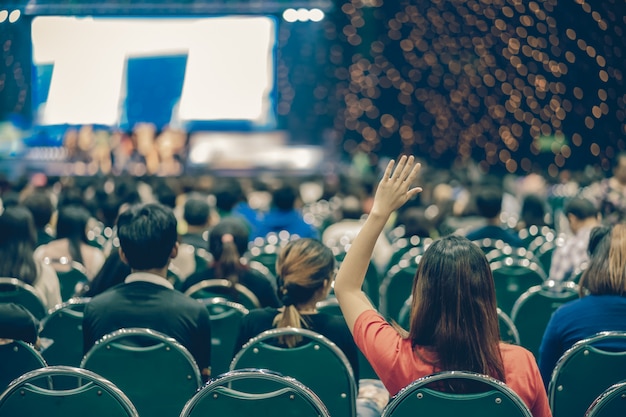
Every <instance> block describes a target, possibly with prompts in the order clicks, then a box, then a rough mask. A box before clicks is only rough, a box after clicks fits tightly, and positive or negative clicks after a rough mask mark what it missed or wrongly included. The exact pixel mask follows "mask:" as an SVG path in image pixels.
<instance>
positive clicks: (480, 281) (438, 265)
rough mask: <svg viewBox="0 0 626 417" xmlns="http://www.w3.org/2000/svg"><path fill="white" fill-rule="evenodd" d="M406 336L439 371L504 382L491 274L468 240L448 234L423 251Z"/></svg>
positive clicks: (478, 249)
mask: <svg viewBox="0 0 626 417" xmlns="http://www.w3.org/2000/svg"><path fill="white" fill-rule="evenodd" d="M408 338H409V339H410V340H411V343H412V344H413V346H423V347H425V348H427V349H429V350H432V351H433V352H434V353H435V354H436V355H437V357H438V361H437V362H436V363H433V366H435V368H436V369H438V370H441V371H451V370H463V371H471V372H477V373H481V374H486V375H490V376H492V377H494V378H496V379H499V380H501V381H505V376H504V365H503V362H502V356H501V354H500V349H499V343H500V331H499V327H498V313H497V306H496V293H495V287H494V282H493V276H492V275H491V269H490V268H489V264H488V262H487V259H486V258H485V255H484V254H483V252H482V251H481V250H480V248H478V246H476V245H474V244H473V243H471V242H470V241H469V240H468V239H466V238H464V237H461V236H447V237H444V238H442V239H439V240H437V241H435V242H434V243H433V244H432V245H431V246H430V247H429V248H428V249H427V250H426V252H425V253H424V256H423V257H422V259H421V261H420V265H419V267H418V270H417V274H416V276H415V279H414V282H413V305H412V306H411V322H410V328H409V334H408Z"/></svg>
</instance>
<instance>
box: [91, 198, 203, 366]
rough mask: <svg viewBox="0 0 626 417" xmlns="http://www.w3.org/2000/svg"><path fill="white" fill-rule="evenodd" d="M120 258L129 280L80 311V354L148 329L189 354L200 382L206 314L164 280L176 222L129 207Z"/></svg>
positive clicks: (121, 223)
mask: <svg viewBox="0 0 626 417" xmlns="http://www.w3.org/2000/svg"><path fill="white" fill-rule="evenodd" d="M117 227H118V229H117V230H118V232H117V233H118V237H119V240H120V250H119V253H120V257H121V259H122V260H123V261H124V262H126V263H127V264H128V265H129V266H130V268H131V274H130V275H128V277H126V279H125V280H124V282H123V283H122V284H119V285H117V286H115V287H113V288H111V289H109V290H108V291H105V292H104V293H102V294H100V295H97V296H96V297H94V298H93V299H92V300H91V302H90V303H88V304H87V306H86V307H85V313H84V318H83V340H84V344H83V346H84V351H85V353H86V352H87V351H88V350H89V349H90V348H91V347H92V346H93V345H94V343H95V342H97V341H98V340H99V339H100V338H101V337H102V336H104V335H106V334H108V333H110V332H112V331H115V330H118V329H121V328H129V327H143V328H150V329H153V330H156V331H159V332H162V333H165V334H166V335H168V336H170V337H172V338H174V339H176V340H177V341H178V342H179V343H181V344H182V345H183V346H185V347H186V348H187V350H189V352H190V353H191V355H192V356H193V357H194V359H195V360H196V363H197V364H198V367H199V368H200V370H201V372H202V375H203V377H204V378H205V379H206V378H208V377H209V376H210V355H211V326H210V319H209V313H208V311H207V310H206V308H205V307H204V306H203V305H202V304H200V303H199V302H197V301H196V300H193V299H191V298H189V297H187V296H185V295H183V294H182V293H180V292H178V291H176V290H174V288H173V286H172V284H171V283H170V282H169V281H168V280H167V279H166V278H165V277H166V274H167V268H168V265H169V263H170V260H171V259H172V258H175V257H176V255H177V253H178V242H177V231H176V218H175V217H174V213H173V212H172V210H171V209H169V208H167V207H165V206H162V205H159V204H146V205H143V206H136V207H131V208H130V209H128V210H127V211H125V212H124V213H122V214H120V216H119V218H118V221H117Z"/></svg>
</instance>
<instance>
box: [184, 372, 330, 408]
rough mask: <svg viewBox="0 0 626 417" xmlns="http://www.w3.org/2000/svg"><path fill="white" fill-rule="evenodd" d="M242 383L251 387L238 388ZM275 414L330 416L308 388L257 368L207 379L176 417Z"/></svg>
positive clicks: (287, 378)
mask: <svg viewBox="0 0 626 417" xmlns="http://www.w3.org/2000/svg"><path fill="white" fill-rule="evenodd" d="M242 386H254V388H255V390H254V391H252V392H249V391H246V390H242V389H240V387H242ZM277 415H281V416H285V417H330V414H329V412H328V410H327V409H326V407H325V406H324V403H323V402H322V401H321V400H320V398H319V397H318V396H317V395H315V393H314V392H313V391H312V390H311V389H309V388H307V387H306V386H305V385H303V384H302V383H300V382H298V381H297V380H295V379H293V378H290V377H286V376H282V375H280V374H278V373H275V372H271V371H268V370H260V369H244V370H238V371H231V372H228V373H225V374H222V375H220V376H219V377H217V378H215V379H213V380H211V381H210V382H209V383H208V384H206V385H205V386H204V387H202V388H201V389H200V390H199V391H198V392H197V393H196V394H195V395H194V396H193V398H191V399H190V400H189V401H188V402H187V404H186V405H185V407H184V409H183V411H182V413H181V414H180V417H205V416H255V417H273V416H277ZM333 417H334V416H333Z"/></svg>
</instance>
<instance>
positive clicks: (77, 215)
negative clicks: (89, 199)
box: [57, 206, 90, 263]
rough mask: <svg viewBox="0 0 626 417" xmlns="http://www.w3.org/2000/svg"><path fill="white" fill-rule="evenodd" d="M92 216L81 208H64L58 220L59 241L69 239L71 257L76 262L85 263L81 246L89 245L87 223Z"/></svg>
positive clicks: (60, 211)
mask: <svg viewBox="0 0 626 417" xmlns="http://www.w3.org/2000/svg"><path fill="white" fill-rule="evenodd" d="M89 218H90V214H89V212H88V211H87V209H85V208H84V207H81V206H64V207H61V209H60V210H59V216H58V219H57V239H68V240H69V242H70V245H69V248H70V256H71V257H72V259H73V260H75V261H76V262H80V263H82V262H83V257H82V255H81V251H80V244H81V243H87V222H88V221H89Z"/></svg>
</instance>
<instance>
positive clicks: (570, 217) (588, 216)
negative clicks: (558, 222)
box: [563, 197, 598, 233]
mask: <svg viewBox="0 0 626 417" xmlns="http://www.w3.org/2000/svg"><path fill="white" fill-rule="evenodd" d="M563 214H565V216H566V217H567V221H568V223H569V226H570V229H572V232H574V233H576V232H578V230H580V229H581V228H582V227H584V226H585V225H589V224H590V223H597V222H598V208H597V207H596V206H595V205H594V204H593V203H592V202H591V201H589V200H587V199H585V198H580V197H575V198H572V199H571V200H569V201H568V202H567V203H566V204H565V207H564V208H563Z"/></svg>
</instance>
